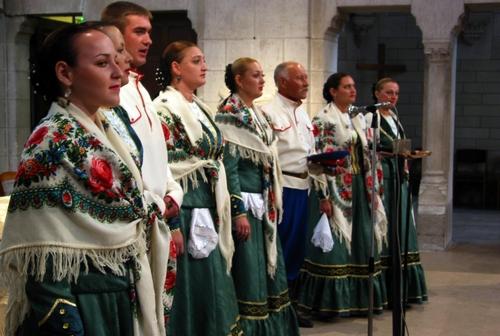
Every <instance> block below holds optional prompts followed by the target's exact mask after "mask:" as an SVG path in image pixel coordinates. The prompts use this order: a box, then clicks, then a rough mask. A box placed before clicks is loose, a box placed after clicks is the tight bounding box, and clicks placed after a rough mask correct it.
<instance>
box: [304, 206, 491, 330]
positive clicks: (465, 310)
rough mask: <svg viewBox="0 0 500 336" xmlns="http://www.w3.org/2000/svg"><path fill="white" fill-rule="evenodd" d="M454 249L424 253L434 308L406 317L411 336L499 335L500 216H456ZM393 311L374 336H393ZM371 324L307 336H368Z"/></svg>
mask: <svg viewBox="0 0 500 336" xmlns="http://www.w3.org/2000/svg"><path fill="white" fill-rule="evenodd" d="M453 222H454V225H453V229H454V232H453V241H454V243H453V245H452V247H450V248H449V249H448V250H447V251H443V252H435V251H433V252H422V263H423V265H424V269H425V271H426V277H427V286H428V293H429V302H428V303H426V304H424V305H421V306H413V308H411V309H409V310H408V311H407V315H406V322H407V326H408V329H407V333H406V335H410V336H417V335H418V336H452V335H453V336H470V335H473V336H482V335H500V211H488V210H466V209H456V210H455V211H454V220H453ZM391 317H392V315H391V312H390V311H385V312H384V314H382V315H379V316H376V317H375V319H374V331H373V335H375V336H390V335H392V319H391ZM367 329H368V327H367V320H366V319H360V318H347V319H337V320H334V321H333V322H332V323H321V322H316V323H315V327H314V328H312V329H302V330H301V332H302V335H304V336H327V335H328V336H357V335H367V334H368V333H367Z"/></svg>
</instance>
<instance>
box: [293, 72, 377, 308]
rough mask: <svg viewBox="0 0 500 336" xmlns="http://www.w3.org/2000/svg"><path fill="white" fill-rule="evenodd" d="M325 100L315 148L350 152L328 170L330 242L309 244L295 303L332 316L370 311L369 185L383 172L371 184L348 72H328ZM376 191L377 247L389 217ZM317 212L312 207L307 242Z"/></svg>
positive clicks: (315, 126)
mask: <svg viewBox="0 0 500 336" xmlns="http://www.w3.org/2000/svg"><path fill="white" fill-rule="evenodd" d="M323 97H324V98H325V99H326V101H327V102H328V105H326V106H325V107H324V108H323V110H321V111H320V112H319V113H318V114H317V115H316V117H315V118H314V119H313V131H314V135H315V140H316V152H318V153H326V152H334V151H339V150H341V151H348V153H349V154H348V155H347V156H346V157H345V158H344V159H341V160H339V161H338V162H337V167H336V169H335V171H333V172H329V174H328V175H327V180H328V192H329V195H330V198H331V202H332V206H333V216H332V217H331V218H330V226H331V228H332V231H333V239H334V243H335V244H334V246H333V250H331V251H330V252H326V253H325V252H323V251H322V250H321V249H319V248H317V247H315V246H313V245H312V244H311V243H308V246H307V250H306V260H305V263H304V268H303V269H302V270H301V273H300V284H301V287H300V294H299V304H300V305H301V306H302V307H305V308H306V309H309V310H313V311H315V312H319V313H320V315H322V317H329V316H331V315H342V316H349V315H357V314H366V313H367V310H368V302H369V301H368V300H369V295H368V287H369V286H368V275H369V270H368V263H369V256H370V245H371V233H372V229H371V228H372V220H371V214H370V198H371V189H372V188H373V187H375V188H377V189H378V187H379V179H381V171H379V174H377V175H378V178H376V180H375V183H374V181H373V180H372V176H371V168H370V167H371V165H370V162H369V157H370V155H369V151H368V140H367V133H369V132H368V131H369V129H368V126H367V125H366V121H365V119H364V116H363V115H362V114H358V115H357V116H355V117H353V118H352V119H351V118H350V116H349V114H348V113H347V110H348V107H349V105H351V104H352V103H354V101H355V100H356V88H355V84H354V80H353V79H352V77H351V76H349V75H347V74H344V73H336V74H333V75H331V76H330V77H329V78H328V80H327V81H326V83H325V85H324V88H323ZM375 195H376V204H378V206H377V207H376V211H375V214H376V225H375V227H374V230H375V244H376V245H375V247H376V248H375V251H378V252H380V250H381V249H382V245H383V242H384V240H385V236H386V225H387V221H386V218H385V212H384V208H383V206H382V203H381V200H380V197H379V195H378V194H375ZM317 202H318V197H317V196H316V195H315V193H312V194H311V197H310V203H311V206H310V209H318V206H317ZM320 215H321V214H320V213H317V212H316V213H315V212H314V211H312V213H311V216H310V220H309V229H308V230H309V233H308V235H307V237H308V242H309V240H310V239H311V236H312V232H313V230H314V227H315V226H316V223H318V219H319V217H320ZM385 303H386V292H385V285H384V283H383V281H382V279H381V271H380V258H379V256H378V253H376V254H375V273H374V308H375V310H376V311H379V312H381V311H382V309H383V307H384V305H385Z"/></svg>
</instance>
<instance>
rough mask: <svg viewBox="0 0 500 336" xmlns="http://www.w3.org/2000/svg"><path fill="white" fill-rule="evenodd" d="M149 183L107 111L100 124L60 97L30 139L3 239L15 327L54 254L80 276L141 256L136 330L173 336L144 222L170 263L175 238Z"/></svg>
mask: <svg viewBox="0 0 500 336" xmlns="http://www.w3.org/2000/svg"><path fill="white" fill-rule="evenodd" d="M142 190H143V186H142V180H141V175H140V172H139V170H138V168H137V166H136V165H135V162H134V160H133V158H132V157H131V155H130V153H129V151H128V149H127V147H126V145H125V144H124V143H122V141H121V139H120V138H119V136H118V135H117V134H116V133H115V132H114V130H113V129H112V127H110V126H109V125H108V124H107V123H106V121H105V118H104V116H103V115H102V114H101V112H100V111H98V112H97V114H96V121H95V122H94V121H93V120H91V119H90V117H89V116H87V115H86V114H85V113H84V112H83V111H81V110H80V109H78V108H77V107H76V106H74V105H72V104H70V105H69V106H68V107H66V108H63V107H61V106H59V105H57V104H55V103H54V104H52V106H51V109H50V111H49V114H48V116H47V117H46V118H45V119H44V120H42V122H41V123H40V124H39V125H38V127H37V128H36V129H35V131H34V132H33V133H32V134H31V136H30V137H29V139H28V140H27V142H26V144H25V146H24V150H23V153H22V156H21V162H20V165H19V169H18V173H17V177H16V182H15V187H14V192H13V193H12V195H11V199H10V204H9V210H8V214H7V218H6V223H5V229H4V233H3V240H2V242H1V245H0V281H1V282H2V284H3V285H7V287H8V288H9V304H8V311H7V323H6V324H7V325H6V329H7V331H8V333H9V334H10V333H12V334H13V333H14V331H15V330H16V329H17V327H18V326H19V324H20V323H21V322H22V321H23V319H24V318H25V316H26V314H27V313H28V311H29V308H30V307H29V302H28V300H27V297H26V294H25V291H24V287H25V283H26V281H27V276H28V274H29V275H33V276H34V277H35V279H37V280H39V281H41V280H42V279H43V277H44V275H45V273H46V266H47V264H46V261H47V259H48V258H49V257H50V258H52V261H53V269H52V274H53V280H55V281H60V280H62V279H65V278H66V279H68V281H76V280H77V278H78V275H79V274H80V272H85V271H87V270H88V263H89V262H90V263H92V265H93V266H95V267H96V268H97V269H99V270H101V271H102V272H106V269H108V270H109V271H110V272H112V273H113V274H116V275H124V274H125V267H124V263H125V262H126V261H127V260H133V261H135V263H136V265H137V269H138V272H139V274H138V279H136V290H137V295H138V297H139V307H138V308H139V314H138V315H137V316H136V318H134V332H135V334H136V335H143V334H146V335H164V326H163V309H162V308H163V307H161V310H160V309H158V306H157V305H154V304H151V303H152V302H157V304H158V303H159V304H160V305H161V300H159V299H157V298H159V297H161V295H160V293H161V292H160V291H161V290H162V289H163V286H164V283H165V272H163V271H161V270H160V271H157V270H155V268H154V266H151V264H150V263H149V261H148V257H147V255H146V242H145V236H146V234H145V226H146V225H148V226H150V228H148V231H149V232H150V234H151V235H152V236H154V237H153V238H152V239H151V240H150V242H149V244H150V247H151V250H152V253H157V251H161V250H162V249H163V250H165V252H164V253H158V254H155V259H157V260H158V261H159V259H161V261H162V262H164V263H165V265H166V263H167V260H168V242H169V238H170V235H169V232H168V228H165V226H164V225H160V223H159V222H158V221H156V220H155V215H156V214H155V213H154V209H146V208H145V206H144V204H145V202H144V201H143V198H142ZM148 211H149V212H150V213H148ZM151 211H153V212H152V213H151ZM146 218H149V220H146ZM165 229H166V230H167V231H165ZM163 246H166V248H163ZM162 272H163V273H162ZM160 318H161V320H159V319H160Z"/></svg>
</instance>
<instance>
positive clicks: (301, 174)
mask: <svg viewBox="0 0 500 336" xmlns="http://www.w3.org/2000/svg"><path fill="white" fill-rule="evenodd" d="M282 173H283V175H288V176H293V177H296V178H299V179H306V178H308V177H309V172H306V171H305V172H303V173H292V172H288V171H284V170H283V171H282Z"/></svg>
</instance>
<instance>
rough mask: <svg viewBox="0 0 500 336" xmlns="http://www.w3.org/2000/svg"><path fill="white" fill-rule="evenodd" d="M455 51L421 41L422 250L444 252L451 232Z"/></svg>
mask: <svg viewBox="0 0 500 336" xmlns="http://www.w3.org/2000/svg"><path fill="white" fill-rule="evenodd" d="M454 50H455V48H454V47H453V46H451V43H450V42H448V43H447V42H439V43H435V42H428V43H425V42H424V54H425V68H424V101H423V105H424V106H423V114H424V115H423V123H422V132H423V134H422V138H423V139H422V140H423V148H424V149H427V150H430V151H431V152H432V155H431V156H430V157H428V158H425V159H423V163H422V168H423V173H422V182H421V188H420V196H419V211H418V221H417V222H418V233H419V236H420V241H421V247H422V248H423V249H444V248H446V246H447V245H448V244H449V242H450V241H451V233H452V210H453V208H452V184H453V183H452V182H453V173H452V166H453V165H452V157H453V133H454V128H455V127H454V122H455V99H454V92H455V76H454V72H455V69H454V63H455V53H454Z"/></svg>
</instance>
